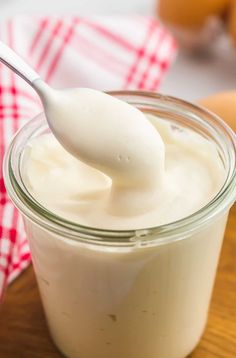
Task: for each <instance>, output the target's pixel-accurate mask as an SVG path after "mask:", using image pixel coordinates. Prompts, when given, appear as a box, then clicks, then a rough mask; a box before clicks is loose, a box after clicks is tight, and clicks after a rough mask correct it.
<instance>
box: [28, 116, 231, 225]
mask: <svg viewBox="0 0 236 358" xmlns="http://www.w3.org/2000/svg"><path fill="white" fill-rule="evenodd" d="M124 112H125V111H124ZM138 115H139V114H138ZM94 116H95V114H94ZM144 117H145V116H144ZM140 118H141V119H140V123H141V125H142V126H143V135H142V136H141V139H140V143H139V142H138V140H137V141H136V142H130V141H129V138H132V135H133V134H132V133H131V132H132V131H136V134H137V136H136V138H139V136H140V135H141V134H142V131H141V132H139V129H136V126H135V115H134V117H133V120H132V121H131V124H130V122H129V118H126V120H125V122H124V121H122V126H123V128H122V130H121V129H119V130H116V129H114V130H113V131H112V128H109V137H110V136H111V137H112V138H111V139H110V142H109V143H110V144H111V148H110V147H109V146H108V145H106V137H107V132H106V128H105V127H103V128H99V125H98V124H97V127H96V128H97V132H96V130H95V128H93V131H92V135H91V136H90V133H89V132H87V133H86V136H85V137H83V136H82V137H81V140H82V141H84V143H85V141H86V142H87V143H86V145H87V148H88V150H87V153H88V152H89V151H90V152H91V156H92V155H95V154H96V151H98V154H97V155H98V157H99V158H102V157H103V155H104V157H105V156H106V158H109V160H108V161H106V168H105V169H104V170H102V166H98V165H96V168H94V167H92V166H91V164H92V163H91V161H89V160H88V164H89V165H87V164H85V163H84V162H82V161H81V160H79V155H76V157H75V156H72V155H71V154H69V153H68V152H67V151H66V150H65V149H64V148H63V147H62V146H61V145H60V144H59V142H58V141H57V140H56V139H55V137H54V136H53V135H52V134H45V135H42V136H41V137H38V138H35V139H33V140H31V142H30V143H29V145H28V146H27V148H26V151H25V161H24V163H25V173H24V175H25V181H26V185H27V187H28V189H29V191H30V192H31V194H32V195H33V196H34V197H35V198H36V200H38V201H39V202H40V203H41V204H42V205H43V206H45V207H46V208H47V209H49V210H50V211H52V212H54V213H56V214H57V215H59V216H62V217H63V218H66V219H68V220H71V221H75V222H77V223H79V224H81V225H85V226H92V227H97V228H103V229H120V230H121V229H139V228H146V227H150V226H157V225H162V224H167V223H170V222H174V221H176V220H178V219H181V218H184V217H186V216H188V215H190V214H192V213H194V212H196V211H197V210H199V209H200V208H202V207H203V206H204V205H206V204H207V203H208V202H209V201H210V200H211V199H212V198H213V197H214V196H215V195H216V194H217V192H218V191H219V190H220V188H221V186H222V184H223V182H224V177H225V173H224V168H223V165H222V163H221V160H220V157H219V155H218V152H217V150H216V147H215V146H214V145H213V144H212V143H211V142H209V141H208V140H207V139H205V138H203V137H202V136H200V135H199V134H197V133H194V132H193V131H191V130H189V129H183V128H180V127H177V126H173V125H171V123H169V122H167V121H165V120H162V119H160V118H157V117H154V116H152V115H147V116H146V117H145V119H143V118H142V117H140ZM117 121H118V119H117ZM93 123H94V124H93V125H94V126H96V122H95V121H94V122H93ZM65 130H66V129H65ZM119 131H120V132H119ZM122 131H123V135H124V134H125V133H126V138H123V137H119V141H118V142H117V141H116V140H117V133H118V134H119V133H121V132H122ZM96 133H97V135H98V136H99V139H96V141H95V143H93V141H94V138H95V137H94V136H95V135H96ZM103 133H104V134H103ZM133 138H134V136H133ZM98 140H99V141H100V142H101V145H100V146H98V144H97V141H98ZM155 140H156V145H155ZM113 141H114V143H115V144H112V142H113ZM110 144H109V145H110ZM84 145H85V144H84ZM146 145H147V148H148V151H149V152H148V153H147V152H146V147H145V146H146ZM115 146H116V147H115ZM117 149H118V150H117ZM151 151H153V155H151ZM136 152H138V154H137V156H136ZM124 153H129V154H126V155H125V154H124ZM117 154H119V155H120V156H121V158H119V157H117ZM133 156H134V160H133V161H134V162H132V158H133ZM127 157H129V160H127ZM99 158H98V160H99ZM140 158H141V159H140ZM82 159H83V160H84V158H82ZM142 165H143V167H142ZM98 167H99V169H98ZM119 168H121V172H122V175H121V176H120V171H119ZM145 170H146V172H145ZM133 173H135V175H133Z"/></svg>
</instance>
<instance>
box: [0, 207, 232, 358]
mask: <svg viewBox="0 0 236 358" xmlns="http://www.w3.org/2000/svg"><path fill="white" fill-rule="evenodd" d="M36 357H37V358H59V357H62V355H61V354H60V353H59V352H58V351H57V350H56V348H55V347H54V345H53V343H52V342H51V339H50V337H49V334H48V331H47V326H46V322H45V318H44V314H43V310H42V305H41V302H40V298H39V293H38V289H37V285H36V282H35V277H34V273H33V270H32V267H30V268H29V269H27V270H26V271H25V272H24V273H23V274H22V275H21V276H20V278H18V279H17V280H16V281H15V282H14V283H13V284H12V285H11V286H10V287H9V288H8V290H7V294H6V297H5V302H4V304H3V306H2V308H1V310H0V358H36ZM216 357H218V358H236V205H235V206H234V207H233V208H232V210H231V214H230V217H229V222H228V227H227V231H226V235H225V240H224V244H223V250H222V254H221V259H220V264H219V269H218V273H217V278H216V284H215V288H214V292H213V298H212V303H211V308H210V314H209V320H208V325H207V328H206V331H205V334H204V336H203V338H202V340H201V342H200V344H199V345H198V347H197V349H196V350H195V351H194V352H193V353H192V354H191V358H216ZM81 358H83V357H81ZM94 358H96V357H94ZM111 358H112V357H111ZM120 358H122V357H120ZM144 358H145V357H144ZM158 358H159V357H158ZM160 358H161V357H160Z"/></svg>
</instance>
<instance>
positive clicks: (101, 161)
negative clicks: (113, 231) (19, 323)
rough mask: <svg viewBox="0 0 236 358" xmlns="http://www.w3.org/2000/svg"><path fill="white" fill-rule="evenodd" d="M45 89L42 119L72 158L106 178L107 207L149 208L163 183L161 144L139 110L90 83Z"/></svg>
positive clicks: (119, 211) (124, 211)
mask: <svg viewBox="0 0 236 358" xmlns="http://www.w3.org/2000/svg"><path fill="white" fill-rule="evenodd" d="M41 85H42V86H45V84H44V83H42V84H41ZM44 92H45V88H44ZM45 93H47V96H46V97H45V101H44V102H45V103H44V106H45V112H46V116H47V120H48V123H49V125H50V127H51V130H52V132H53V134H54V135H55V137H56V138H57V140H58V141H59V142H60V143H61V145H62V146H63V147H64V148H65V149H66V150H67V151H68V152H69V153H70V154H72V155H73V156H74V157H75V158H77V159H79V160H80V161H82V162H84V163H86V164H87V165H89V166H91V167H93V168H96V169H98V170H99V171H101V172H102V173H104V174H106V175H107V176H108V177H109V178H111V180H112V182H111V183H112V184H111V190H110V196H109V198H108V202H107V205H106V208H107V210H108V211H109V212H110V213H112V214H114V215H134V214H139V213H144V212H146V211H148V210H150V209H151V208H153V207H154V206H155V204H156V200H157V197H158V195H159V191H160V188H162V186H163V175H164V162H165V147H164V143H163V141H162V139H161V137H160V135H159V133H158V131H156V130H155V128H154V126H153V125H152V124H151V122H150V121H148V120H147V118H146V117H145V115H144V114H143V113H142V112H141V111H140V110H138V109H137V108H136V107H134V106H131V105H129V104H128V103H126V102H124V101H121V100H119V99H117V98H115V97H113V96H110V95H108V94H105V93H103V92H100V91H96V90H92V89H87V88H80V89H69V90H64V91H55V90H53V91H52V90H50V89H49V88H47V87H46V92H45ZM114 203H116V204H115V205H114Z"/></svg>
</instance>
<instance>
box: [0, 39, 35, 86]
mask: <svg viewBox="0 0 236 358" xmlns="http://www.w3.org/2000/svg"><path fill="white" fill-rule="evenodd" d="M0 62H2V63H4V64H5V65H6V66H8V67H9V68H10V69H11V70H13V71H14V72H15V73H16V74H18V75H19V76H20V77H22V78H23V79H24V80H25V81H26V82H28V83H29V84H30V85H31V86H32V87H34V84H33V82H34V81H35V80H37V79H40V76H39V74H38V73H36V72H35V71H34V70H33V69H32V68H31V67H30V66H29V65H28V64H27V63H26V62H25V61H24V60H23V59H22V58H21V57H20V56H18V55H17V54H16V53H15V52H14V51H13V50H12V49H11V48H10V47H8V46H7V45H5V44H4V43H3V42H1V41H0Z"/></svg>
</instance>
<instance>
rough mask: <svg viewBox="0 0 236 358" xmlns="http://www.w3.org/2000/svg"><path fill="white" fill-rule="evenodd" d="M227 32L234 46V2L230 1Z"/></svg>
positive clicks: (235, 26)
mask: <svg viewBox="0 0 236 358" xmlns="http://www.w3.org/2000/svg"><path fill="white" fill-rule="evenodd" d="M228 30H229V33H230V35H231V37H232V39H233V42H234V44H236V1H232V3H231V6H230V9H229V13H228Z"/></svg>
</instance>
